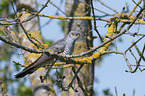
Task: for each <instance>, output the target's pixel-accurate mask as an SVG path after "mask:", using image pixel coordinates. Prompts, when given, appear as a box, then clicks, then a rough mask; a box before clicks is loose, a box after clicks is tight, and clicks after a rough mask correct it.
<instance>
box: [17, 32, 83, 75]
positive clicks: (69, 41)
mask: <svg viewBox="0 0 145 96" xmlns="http://www.w3.org/2000/svg"><path fill="white" fill-rule="evenodd" d="M80 34H81V33H80V32H78V31H70V32H69V33H68V35H67V36H66V37H64V38H63V39H60V40H58V41H55V42H54V43H52V44H51V45H50V46H49V47H48V48H47V49H50V50H51V51H53V52H54V53H60V54H63V55H71V54H72V53H73V50H74V46H75V41H76V40H77V39H78V38H79V37H80ZM55 61H57V60H56V59H55V58H54V57H52V56H48V55H47V54H46V53H42V55H41V56H40V57H39V58H38V59H36V60H35V61H34V62H33V63H31V64H29V65H28V66H27V67H25V68H24V69H23V70H22V71H21V72H19V73H18V74H16V75H15V78H22V77H25V76H26V75H28V74H32V73H33V72H35V71H36V70H37V69H39V68H40V67H43V66H46V65H48V64H49V65H50V64H54V63H55Z"/></svg>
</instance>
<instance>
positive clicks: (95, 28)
mask: <svg viewBox="0 0 145 96" xmlns="http://www.w3.org/2000/svg"><path fill="white" fill-rule="evenodd" d="M90 2H91V6H92V13H93V18H94V30H95V31H96V32H97V34H98V36H99V38H100V40H101V42H103V39H102V37H101V35H100V33H99V31H98V30H97V27H96V20H95V12H94V7H93V2H92V0H91V1H90Z"/></svg>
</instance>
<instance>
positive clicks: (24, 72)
mask: <svg viewBox="0 0 145 96" xmlns="http://www.w3.org/2000/svg"><path fill="white" fill-rule="evenodd" d="M53 61H54V58H53V57H52V56H47V55H46V54H45V53H43V54H42V55H41V56H40V57H39V58H38V59H37V60H36V61H34V62H33V63H32V64H30V65H29V66H27V67H25V68H24V69H23V70H22V71H21V72H20V73H18V74H16V75H15V78H21V77H24V76H25V75H27V74H31V73H33V72H34V71H36V70H37V69H38V68H39V67H42V66H45V65H46V64H47V63H49V64H51V63H53Z"/></svg>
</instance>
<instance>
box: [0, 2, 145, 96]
mask: <svg viewBox="0 0 145 96" xmlns="http://www.w3.org/2000/svg"><path fill="white" fill-rule="evenodd" d="M102 1H103V2H104V3H105V4H107V5H108V6H110V7H111V8H113V9H115V10H117V11H118V12H121V11H122V10H123V7H125V8H126V9H125V10H126V11H129V12H131V11H132V9H133V7H134V6H135V3H134V2H133V1H132V0H102ZM138 1H139V0H135V2H138ZM5 2H6V3H8V2H9V0H0V12H1V13H0V15H1V16H2V14H3V11H4V10H5V7H4V3H5ZM45 2H46V0H37V3H38V10H39V9H40V8H41V7H42V5H43V4H45ZM52 2H53V4H55V5H56V6H58V7H59V8H60V9H61V10H65V2H64V0H52ZM53 4H51V3H49V4H48V6H47V7H46V8H45V9H44V10H43V11H42V12H41V14H44V15H47V16H65V14H63V13H62V12H60V11H59V10H58V9H57V8H56V7H54V5H53ZM93 4H94V8H97V9H100V10H102V11H104V12H106V13H109V14H115V13H114V12H113V11H112V10H109V9H108V8H106V7H104V6H103V5H102V4H100V3H99V2H98V1H97V0H94V1H93ZM142 5H143V4H142V3H141V6H142ZM6 7H8V8H7V10H8V13H9V15H10V14H11V13H13V10H12V6H11V4H9V3H8V5H7V6H6ZM127 8H128V9H127ZM135 11H136V13H137V12H138V11H139V8H137V9H136V10H135ZM129 12H128V13H129ZM128 13H127V14H128ZM95 14H96V18H110V16H105V17H103V13H101V12H99V11H96V10H95ZM134 14H135V13H134ZM91 15H92V14H91ZM39 19H40V28H41V33H42V37H43V38H44V40H45V41H46V42H48V43H49V44H51V43H52V42H53V41H56V40H59V39H61V38H63V37H64V32H63V26H64V21H63V20H58V19H50V18H46V17H39ZM93 24H94V22H93V20H92V26H93ZM96 25H97V29H98V30H99V32H100V33H101V36H104V37H105V35H106V32H107V27H106V26H105V25H106V22H105V21H96ZM120 25H121V23H120V24H119V25H118V26H120ZM125 28H126V27H125ZM144 30H145V26H144V25H142V24H138V25H137V24H136V25H133V26H132V28H131V29H130V30H129V31H130V32H141V33H144ZM96 35H97V33H96V32H95V31H93V36H96ZM138 38H139V37H138V36H135V37H134V38H130V36H129V35H123V36H121V37H119V38H118V39H116V41H117V49H118V50H119V51H121V52H124V50H126V49H127V48H128V47H129V46H130V45H131V44H132V43H131V42H132V41H133V40H134V41H136V40H138ZM100 43H101V42H100V40H99V39H98V38H96V39H94V41H93V46H98V45H99V44H100ZM144 44H145V38H144V39H142V40H141V41H140V42H139V43H138V44H137V46H138V47H139V49H140V50H142V48H143V46H144ZM0 45H1V46H0V49H1V52H0V54H2V55H1V56H0V77H2V78H4V76H6V77H5V78H7V79H6V80H7V83H6V87H7V89H9V90H7V94H8V96H15V95H16V94H17V95H18V96H23V94H28V96H29V95H30V96H31V95H32V94H30V93H31V88H30V86H31V84H30V81H29V79H28V77H25V78H22V79H20V80H16V79H15V78H14V75H15V74H16V73H18V72H19V71H20V70H22V69H23V68H21V67H18V66H16V65H15V64H14V63H13V62H12V61H13V60H14V61H16V62H19V63H20V64H24V61H23V58H22V56H21V55H18V54H19V53H20V51H19V50H18V49H15V48H13V50H12V49H7V47H6V46H5V47H4V45H5V44H4V43H3V42H1V41H0ZM7 46H8V45H7ZM14 49H15V50H14ZM108 50H115V48H114V47H113V45H112V46H110V47H109V49H108ZM134 50H135V49H134ZM134 54H135V55H136V56H137V57H139V55H138V54H137V52H135V53H134ZM127 57H128V59H129V60H130V63H131V64H135V63H136V62H135V60H134V59H133V57H132V55H131V54H128V55H127ZM141 64H145V62H143V60H142V62H141ZM7 70H8V71H7ZM125 70H129V69H128V66H127V63H126V61H125V60H124V58H123V56H122V55H119V54H109V55H104V56H102V58H100V59H99V60H97V61H96V62H95V72H94V73H95V79H94V92H95V96H106V95H104V94H105V92H108V93H109V94H110V95H107V96H116V93H115V88H116V90H117V93H118V96H123V94H124V93H125V96H145V83H144V81H145V72H144V71H143V72H140V71H139V70H138V71H137V72H135V73H130V72H125ZM51 72H52V73H53V70H52V71H51ZM1 86H2V85H1ZM56 89H57V88H56ZM59 95H60V94H59ZM25 96H26V95H25Z"/></svg>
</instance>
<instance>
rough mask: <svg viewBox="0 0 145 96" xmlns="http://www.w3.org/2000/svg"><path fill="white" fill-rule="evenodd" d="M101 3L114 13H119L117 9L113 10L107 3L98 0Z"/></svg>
mask: <svg viewBox="0 0 145 96" xmlns="http://www.w3.org/2000/svg"><path fill="white" fill-rule="evenodd" d="M98 1H99V2H100V3H101V4H102V5H104V6H105V7H107V8H109V9H111V10H112V11H114V12H115V13H117V14H118V13H119V12H118V11H116V10H114V9H113V8H111V7H109V6H108V5H106V4H105V3H104V2H102V1H101V0H98Z"/></svg>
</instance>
